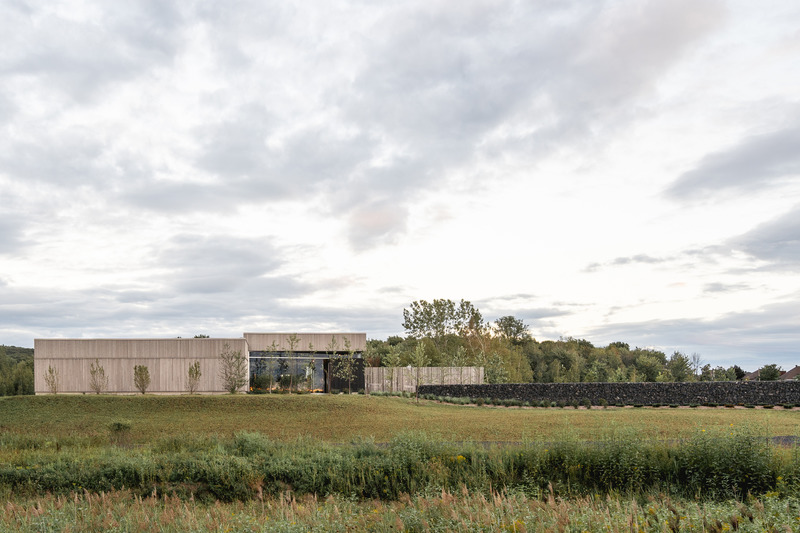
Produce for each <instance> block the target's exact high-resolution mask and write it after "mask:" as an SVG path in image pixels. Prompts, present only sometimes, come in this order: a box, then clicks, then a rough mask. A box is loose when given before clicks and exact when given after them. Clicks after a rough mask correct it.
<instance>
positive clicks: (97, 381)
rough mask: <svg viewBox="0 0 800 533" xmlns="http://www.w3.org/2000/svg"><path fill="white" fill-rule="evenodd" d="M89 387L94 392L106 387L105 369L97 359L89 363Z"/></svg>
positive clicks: (101, 390)
mask: <svg viewBox="0 0 800 533" xmlns="http://www.w3.org/2000/svg"><path fill="white" fill-rule="evenodd" d="M89 388H90V389H91V390H92V391H94V393H95V394H100V393H101V392H103V391H105V390H106V389H108V376H106V369H105V368H103V366H102V365H101V364H100V360H99V359H95V360H94V363H92V364H91V365H89Z"/></svg>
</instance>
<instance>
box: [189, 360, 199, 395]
mask: <svg viewBox="0 0 800 533" xmlns="http://www.w3.org/2000/svg"><path fill="white" fill-rule="evenodd" d="M201 375H202V374H201V373H200V361H195V362H194V363H192V364H191V365H189V375H188V378H187V379H186V390H187V391H188V392H189V394H194V393H195V392H197V388H198V387H199V386H200V376H201Z"/></svg>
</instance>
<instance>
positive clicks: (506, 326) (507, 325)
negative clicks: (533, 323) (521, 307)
mask: <svg viewBox="0 0 800 533" xmlns="http://www.w3.org/2000/svg"><path fill="white" fill-rule="evenodd" d="M494 324H495V327H496V328H497V331H498V332H499V333H500V336H501V337H503V338H505V339H508V340H509V341H511V344H513V345H515V346H518V345H520V344H522V343H524V342H525V341H526V340H530V338H531V334H530V332H528V326H526V325H525V324H524V323H523V322H522V320H520V319H518V318H514V317H513V316H510V315H509V316H501V317H500V318H498V319H497V320H496V321H495V323H494Z"/></svg>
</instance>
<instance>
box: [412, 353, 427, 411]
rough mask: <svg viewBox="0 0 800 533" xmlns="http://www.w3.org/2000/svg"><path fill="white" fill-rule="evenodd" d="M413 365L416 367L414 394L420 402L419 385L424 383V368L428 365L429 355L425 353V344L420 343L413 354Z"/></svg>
mask: <svg viewBox="0 0 800 533" xmlns="http://www.w3.org/2000/svg"><path fill="white" fill-rule="evenodd" d="M411 366H412V367H413V368H414V394H415V395H416V400H417V403H419V386H420V385H422V369H423V368H425V367H426V366H428V356H427V355H426V354H425V345H424V344H423V343H421V342H420V343H418V344H417V347H416V348H414V353H413V354H412V355H411Z"/></svg>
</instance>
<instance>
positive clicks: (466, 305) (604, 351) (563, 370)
mask: <svg viewBox="0 0 800 533" xmlns="http://www.w3.org/2000/svg"><path fill="white" fill-rule="evenodd" d="M403 319H404V320H403V327H404V328H405V330H406V334H407V335H406V336H405V337H400V336H392V337H389V338H388V339H386V340H385V341H384V340H370V341H368V346H367V350H366V353H365V357H367V359H368V364H370V365H372V366H381V365H382V366H407V365H412V366H413V355H414V351H415V349H416V348H417V346H418V345H420V344H421V345H422V346H424V349H425V353H426V355H427V360H428V361H429V364H430V365H431V366H473V365H475V366H483V367H484V368H485V376H486V381H487V382H489V383H530V382H538V383H576V382H593V381H595V382H626V381H628V382H636V381H664V382H666V381H733V380H741V379H743V378H744V376H745V375H746V373H745V371H744V370H742V369H741V368H739V366H737V365H733V366H730V367H723V366H716V367H712V366H711V365H710V364H704V363H703V361H702V358H701V357H700V356H699V355H698V354H691V355H687V354H684V353H682V352H679V351H676V352H674V353H672V354H671V355H669V356H667V354H666V353H664V352H662V351H660V350H655V349H651V348H638V347H634V348H631V347H630V345H629V344H627V343H625V342H612V343H611V344H609V345H608V346H595V345H594V344H592V343H591V342H590V341H588V340H586V339H575V338H572V337H567V338H561V339H559V340H557V341H552V340H546V341H537V340H536V339H535V338H533V336H532V335H531V333H530V331H529V329H528V326H527V325H525V324H524V322H523V321H522V320H520V319H518V318H515V317H513V316H504V317H501V318H499V319H498V320H496V321H495V322H492V323H488V322H486V321H484V319H483V316H482V315H481V313H480V311H479V310H478V309H476V308H475V307H474V306H473V305H472V304H471V303H470V302H468V301H465V300H461V301H460V302H458V303H456V302H453V301H452V300H433V301H432V302H427V301H425V300H420V301H416V302H413V303H412V304H411V307H410V308H407V309H405V310H404V311H403ZM774 366H775V365H768V367H774ZM778 375H780V373H779V372H778ZM762 379H764V377H763V376H762ZM774 379H777V377H775V378H774Z"/></svg>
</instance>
